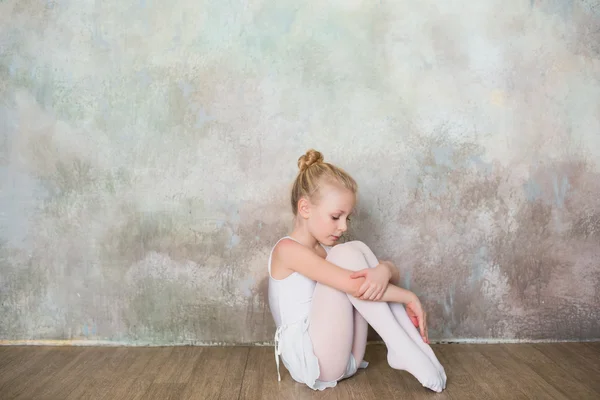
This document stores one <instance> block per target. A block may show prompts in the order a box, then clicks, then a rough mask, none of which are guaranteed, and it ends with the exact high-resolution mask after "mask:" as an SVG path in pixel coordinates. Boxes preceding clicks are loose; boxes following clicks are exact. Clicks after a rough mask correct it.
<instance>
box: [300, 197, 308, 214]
mask: <svg viewBox="0 0 600 400" xmlns="http://www.w3.org/2000/svg"><path fill="white" fill-rule="evenodd" d="M298 214H300V216H301V217H302V218H304V219H307V218H308V217H309V216H310V202H309V201H308V199H306V198H305V197H301V198H300V200H298Z"/></svg>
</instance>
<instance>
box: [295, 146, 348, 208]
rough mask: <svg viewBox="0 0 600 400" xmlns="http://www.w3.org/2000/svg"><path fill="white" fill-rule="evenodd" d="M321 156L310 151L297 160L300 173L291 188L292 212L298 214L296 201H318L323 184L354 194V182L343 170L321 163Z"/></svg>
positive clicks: (314, 151)
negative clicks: (332, 185)
mask: <svg viewBox="0 0 600 400" xmlns="http://www.w3.org/2000/svg"><path fill="white" fill-rule="evenodd" d="M323 160H324V158H323V154H321V153H320V152H318V151H317V150H314V149H310V150H308V151H307V152H306V154H304V155H302V156H300V158H299V159H298V168H300V172H298V175H297V176H296V180H295V181H294V185H293V186H292V199H291V200H292V211H293V212H294V216H295V215H297V214H298V201H299V200H300V199H301V198H302V197H305V198H307V199H310V200H311V201H313V202H314V201H315V200H317V199H318V194H319V188H320V187H321V185H322V184H323V183H332V184H334V185H335V184H337V185H339V186H341V187H343V188H346V189H348V190H350V191H351V192H352V193H354V194H356V192H357V190H358V185H357V184H356V181H355V180H354V179H353V178H352V177H351V176H350V175H349V174H348V173H347V172H346V171H344V170H343V169H341V168H339V167H336V166H335V165H332V164H329V163H326V162H324V161H323Z"/></svg>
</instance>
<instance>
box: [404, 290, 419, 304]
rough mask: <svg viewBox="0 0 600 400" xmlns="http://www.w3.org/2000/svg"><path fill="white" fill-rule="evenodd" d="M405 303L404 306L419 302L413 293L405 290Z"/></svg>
mask: <svg viewBox="0 0 600 400" xmlns="http://www.w3.org/2000/svg"><path fill="white" fill-rule="evenodd" d="M407 292H408V293H407V302H406V304H410V303H416V302H418V301H419V298H418V297H417V295H416V294H414V293H413V292H411V291H410V290H407Z"/></svg>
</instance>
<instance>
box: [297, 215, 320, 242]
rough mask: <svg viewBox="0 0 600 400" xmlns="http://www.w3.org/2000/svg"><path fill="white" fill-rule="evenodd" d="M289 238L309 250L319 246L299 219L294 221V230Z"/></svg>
mask: <svg viewBox="0 0 600 400" xmlns="http://www.w3.org/2000/svg"><path fill="white" fill-rule="evenodd" d="M290 236H291V237H293V238H294V239H296V240H297V241H298V242H300V243H302V244H303V245H304V246H306V247H308V248H311V249H314V248H317V246H318V245H319V242H318V241H317V239H315V238H314V237H313V235H311V234H310V232H309V231H308V227H307V226H306V223H305V222H304V220H302V219H301V218H296V219H295V221H294V230H293V231H292V233H290Z"/></svg>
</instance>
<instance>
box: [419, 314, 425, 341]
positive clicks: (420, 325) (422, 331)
mask: <svg viewBox="0 0 600 400" xmlns="http://www.w3.org/2000/svg"><path fill="white" fill-rule="evenodd" d="M417 318H418V320H419V331H420V332H421V337H423V338H424V337H425V327H424V326H423V314H420V313H419V315H417Z"/></svg>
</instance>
